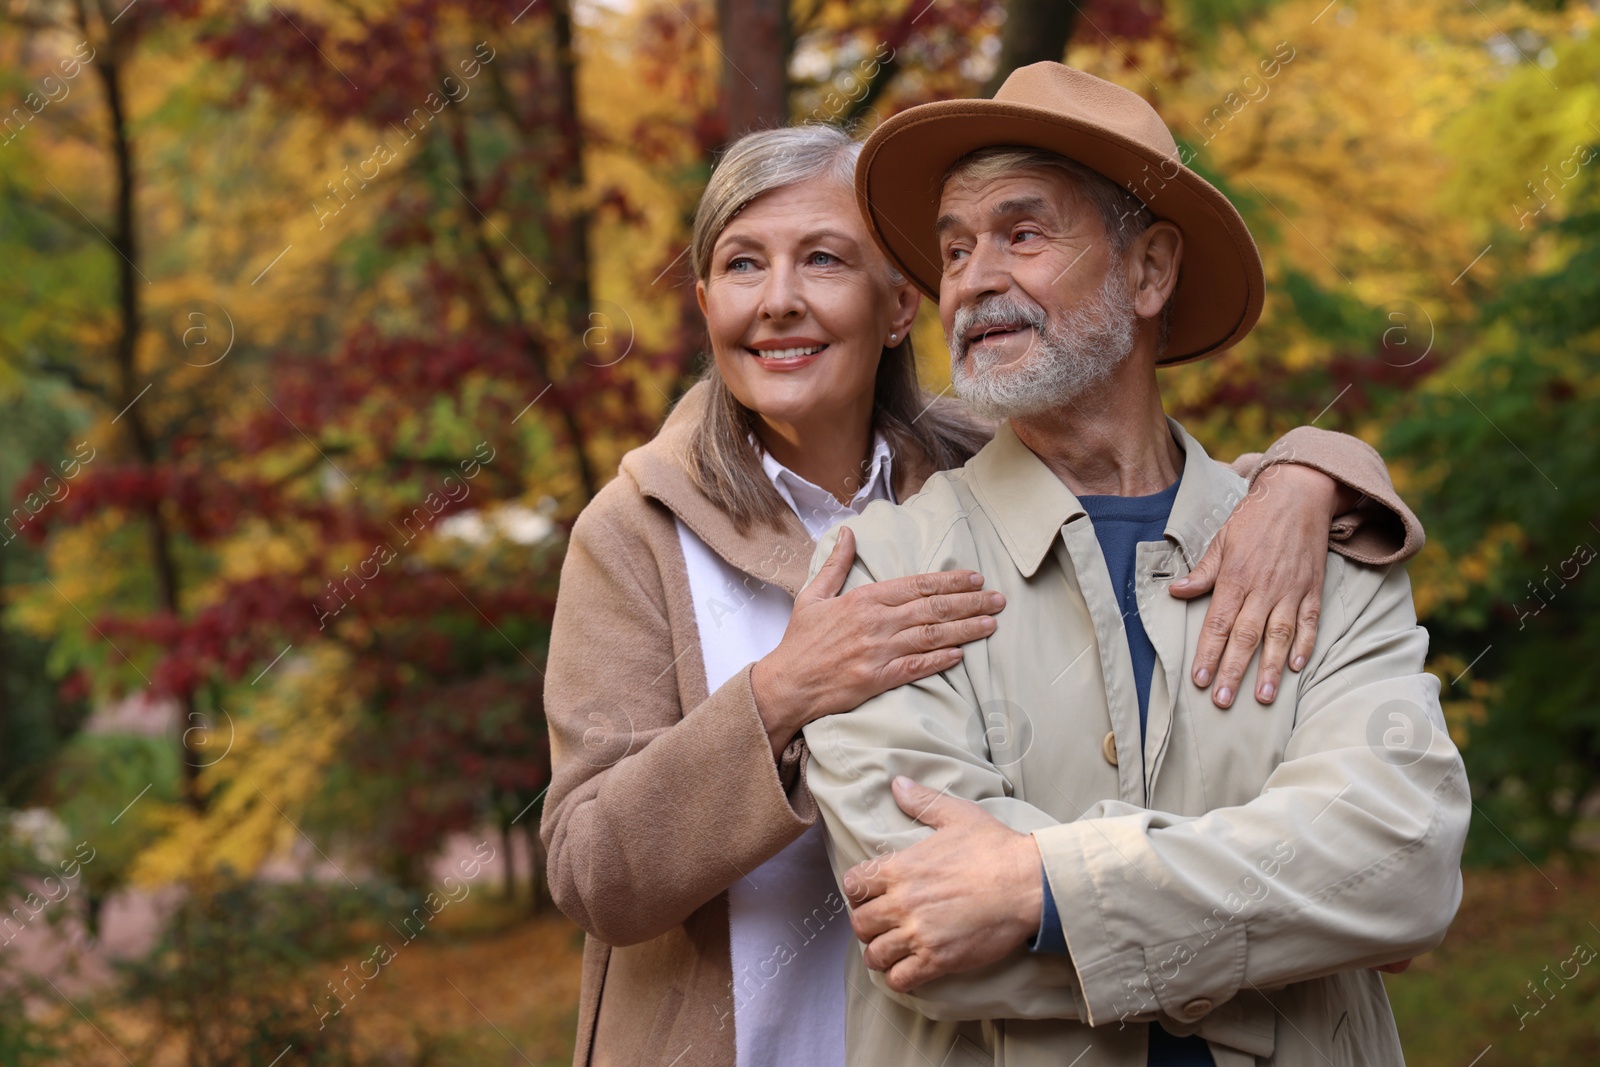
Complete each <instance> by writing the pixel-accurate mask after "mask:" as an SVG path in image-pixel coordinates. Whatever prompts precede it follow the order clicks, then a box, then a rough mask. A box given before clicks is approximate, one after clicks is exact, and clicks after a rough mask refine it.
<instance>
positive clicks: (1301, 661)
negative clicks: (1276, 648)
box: [1294, 656, 1306, 670]
mask: <svg viewBox="0 0 1600 1067" xmlns="http://www.w3.org/2000/svg"><path fill="white" fill-rule="evenodd" d="M1305 665H1306V658H1305V657H1304V656H1296V657H1295V658H1294V669H1295V670H1299V669H1300V668H1301V667H1304V666H1305Z"/></svg>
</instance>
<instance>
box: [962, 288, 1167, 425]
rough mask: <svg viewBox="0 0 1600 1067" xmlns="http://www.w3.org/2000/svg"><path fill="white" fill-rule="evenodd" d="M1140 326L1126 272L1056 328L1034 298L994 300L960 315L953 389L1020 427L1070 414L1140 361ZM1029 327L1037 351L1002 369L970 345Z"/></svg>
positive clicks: (982, 411) (977, 406)
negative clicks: (1030, 419) (975, 333)
mask: <svg viewBox="0 0 1600 1067" xmlns="http://www.w3.org/2000/svg"><path fill="white" fill-rule="evenodd" d="M1138 321H1139V316H1138V312H1136V311H1135V310H1134V307H1133V297H1132V296H1131V295H1129V293H1128V288H1127V284H1126V282H1125V281H1124V280H1123V277H1122V272H1121V271H1119V270H1117V269H1115V267H1113V269H1111V270H1108V271H1107V272H1106V280H1105V283H1104V284H1103V285H1101V286H1100V289H1099V291H1098V292H1096V293H1095V295H1094V296H1092V297H1091V298H1090V299H1089V301H1088V302H1087V303H1086V304H1085V305H1084V306H1083V307H1079V308H1074V309H1073V310H1072V311H1071V312H1069V313H1067V314H1066V315H1065V316H1064V317H1063V320H1062V322H1061V324H1060V326H1059V327H1058V326H1056V325H1055V324H1054V323H1052V322H1051V321H1050V318H1049V316H1048V315H1046V314H1045V311H1044V309H1043V308H1042V307H1040V306H1039V305H1038V304H1036V303H1034V302H1033V301H1032V300H1030V299H1029V298H1027V297H1026V296H1021V295H1020V294H1015V293H1014V294H1011V295H1008V296H1000V295H996V296H992V297H989V298H988V299H986V300H984V301H982V302H981V303H978V304H975V305H972V306H970V307H964V308H962V309H961V310H959V311H957V312H956V320H955V326H954V329H953V330H952V331H951V334H952V336H951V337H949V338H948V341H949V344H950V355H951V369H950V383H951V385H952V386H954V388H955V392H956V395H957V396H959V397H960V398H961V399H962V400H964V401H966V403H967V406H968V407H970V408H972V410H974V411H975V412H977V413H978V414H980V415H984V416H987V417H989V418H992V419H1015V418H1025V417H1027V416H1030V415H1037V414H1039V413H1040V412H1044V411H1049V410H1051V409H1054V408H1060V407H1065V406H1066V405H1068V404H1070V403H1071V402H1073V401H1074V400H1077V399H1078V398H1079V397H1081V396H1083V395H1084V394H1085V393H1088V392H1089V391H1090V390H1092V389H1094V388H1096V387H1098V386H1100V385H1103V384H1104V383H1105V382H1106V381H1107V380H1108V379H1109V378H1110V377H1111V376H1112V374H1113V373H1115V371H1116V370H1117V368H1118V367H1120V366H1121V365H1122V364H1123V363H1124V362H1126V360H1127V359H1128V357H1129V356H1130V355H1131V354H1132V353H1133V340H1134V328H1135V327H1136V326H1137V324H1138ZM1019 322H1021V323H1027V324H1028V325H1030V326H1032V327H1033V329H1034V344H1033V345H1032V346H1030V348H1029V350H1028V351H1027V352H1025V353H1023V354H1022V355H1021V356H1020V357H1018V358H1016V359H1014V360H1012V361H1011V362H1010V363H1008V364H998V363H996V362H995V360H994V359H993V358H992V357H991V356H990V355H989V353H987V352H985V351H984V350H983V349H979V350H978V352H977V353H976V354H973V353H970V352H969V351H968V348H967V342H966V340H965V338H966V335H967V333H968V331H970V330H972V329H973V328H974V327H982V326H1002V325H1012V324H1016V323H1019Z"/></svg>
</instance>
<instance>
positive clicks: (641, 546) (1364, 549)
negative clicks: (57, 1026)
mask: <svg viewBox="0 0 1600 1067" xmlns="http://www.w3.org/2000/svg"><path fill="white" fill-rule="evenodd" d="M706 395H707V393H706V387H705V386H704V385H697V386H695V387H694V388H693V389H691V390H690V391H689V392H688V394H687V395H685V397H684V398H683V400H682V401H680V402H679V404H678V405H677V407H676V408H675V409H674V410H673V411H672V413H671V415H670V416H669V417H668V419H667V421H666V424H665V425H664V426H663V427H662V428H661V431H660V433H658V434H657V436H656V437H655V439H654V440H652V441H651V442H650V443H648V444H646V445H644V446H642V447H640V448H637V449H634V450H633V451H631V452H629V453H628V454H627V455H626V456H624V457H623V460H622V464H621V469H620V470H619V472H618V476H617V477H616V478H615V479H614V480H613V481H611V482H610V484H608V485H607V486H606V487H605V488H604V489H602V490H601V491H600V493H599V494H598V495H597V496H596V497H595V499H594V501H593V502H592V503H591V504H590V505H589V506H588V507H587V508H585V509H584V511H583V514H582V515H580V516H579V517H578V521H577V524H576V525H575V526H574V528H573V532H572V539H571V543H570V545H569V546H568V549H567V556H566V560H565V562H564V564H563V565H562V569H561V589H560V596H559V598H558V600H557V603H556V613H555V622H554V629H553V631H552V634H551V639H550V656H549V663H548V673H547V674H546V678H545V714H546V716H547V718H548V721H549V727H550V747H551V758H552V762H553V765H554V779H553V781H552V782H551V786H550V791H549V794H548V796H547V798H546V801H545V808H544V819H543V822H542V824H541V826H540V834H541V836H542V838H543V840H544V843H545V845H546V847H547V848H548V850H549V881H550V890H551V893H552V895H553V896H554V898H555V901H556V904H557V905H558V906H559V907H560V908H561V910H562V911H563V912H565V913H566V914H567V915H568V916H569V917H570V918H571V919H572V920H573V921H574V922H576V923H578V925H580V926H582V927H583V929H584V930H585V931H586V932H587V934H588V937H587V938H586V940H585V942H584V959H583V987H582V994H581V997H580V1002H579V1008H578V1036H577V1050H576V1055H575V1056H574V1063H575V1064H577V1065H579V1067H582V1065H586V1064H593V1065H596V1067H601V1065H612V1064H620V1065H628V1067H633V1065H638V1064H659V1065H661V1067H669V1065H671V1067H695V1065H732V1064H733V1062H734V1048H735V1046H734V1037H733V990H732V978H733V976H732V967H731V963H730V955H729V931H728V898H727V893H726V891H725V890H726V889H727V887H728V885H729V884H731V883H732V881H733V880H734V879H736V878H738V877H741V875H742V874H744V873H746V872H748V871H750V870H752V869H754V868H755V867H757V866H759V865H760V864H761V863H763V862H765V861H766V860H767V859H769V858H770V857H772V856H773V855H775V854H777V852H778V851H780V850H781V849H782V848H784V847H785V846H786V845H788V844H789V843H790V842H791V841H793V840H795V839H796V838H797V837H799V836H800V834H801V833H803V832H804V831H805V830H806V829H807V828H808V827H810V826H811V825H812V823H813V822H815V820H816V818H817V808H816V804H815V802H814V801H813V800H812V798H811V795H810V793H809V792H808V790H807V788H806V784H805V779H804V773H803V767H804V763H805V747H804V741H803V740H802V739H800V738H799V737H797V738H796V739H795V740H794V741H793V742H791V743H790V745H789V746H788V748H787V749H786V750H785V751H784V753H783V756H782V758H781V760H779V761H778V762H776V763H775V762H774V760H773V758H772V749H771V746H770V744H769V743H768V740H767V736H766V732H765V730H764V728H763V726H762V723H761V718H760V716H759V715H758V714H757V711H756V706H755V700H754V697H753V696H752V694H751V690H750V670H749V668H748V667H746V668H745V669H744V670H742V671H740V672H739V673H738V674H736V675H735V676H734V677H732V678H730V679H729V680H728V681H727V682H726V683H725V684H723V685H722V686H721V687H720V688H719V689H718V690H717V691H716V692H715V693H710V694H708V693H707V692H706V684H705V667H704V663H703V661H702V658H701V652H700V641H699V634H698V631H697V629H696V625H695V617H694V606H693V604H692V602H691V600H690V595H689V579H688V573H687V570H686V567H685V564H684V560H683V553H682V551H681V549H680V548H679V544H678V535H677V529H676V526H675V524H674V522H673V519H674V517H676V518H678V519H681V520H682V521H683V523H684V525H686V526H687V527H689V529H691V530H692V531H694V533H695V534H696V536H698V537H699V538H700V539H701V540H702V541H704V542H705V543H706V545H707V546H708V547H709V548H711V550H712V551H713V552H716V553H717V555H719V556H720V557H722V559H724V560H726V561H727V562H728V563H730V564H732V565H733V566H734V567H736V568H737V569H739V570H741V571H743V572H744V573H746V574H747V575H750V576H751V579H752V581H764V582H771V583H774V584H776V585H778V586H780V587H781V588H783V589H785V590H786V591H788V592H789V593H790V594H791V595H792V594H794V593H796V592H798V591H799V589H800V587H801V585H803V584H804V582H805V578H806V571H807V567H808V565H809V563H810V559H811V553H812V550H813V547H814V546H813V543H812V541H811V539H810V537H809V536H808V535H807V534H806V532H805V530H804V528H803V527H802V526H801V525H800V522H799V520H798V519H797V518H796V517H794V516H793V515H788V514H786V515H785V516H784V527H783V529H782V530H781V531H778V530H774V529H772V528H771V527H754V528H752V529H750V530H749V531H746V532H745V533H740V532H739V531H738V530H736V529H735V528H734V525H733V522H732V521H731V520H730V519H729V518H728V517H727V516H726V515H725V514H723V513H722V512H721V511H720V510H718V509H717V507H716V506H715V505H714V504H712V503H711V501H710V500H709V499H707V498H706V497H705V495H704V494H702V493H701V492H700V490H699V489H698V488H697V487H696V486H695V485H694V483H693V482H692V481H691V480H690V478H689V476H688V473H687V471H686V470H685V468H684V465H683V462H682V459H681V457H682V455H683V449H684V445H685V443H686V442H687V440H688V438H689V435H690V432H691V430H692V428H693V427H694V425H695V424H696V422H697V420H698V419H699V418H700V417H701V413H702V412H703V410H704V407H705V400H706ZM1286 461H1292V462H1296V463H1303V464H1306V465H1309V466H1313V467H1316V468H1317V469H1319V470H1323V471H1325V472H1327V473H1329V474H1331V475H1333V476H1334V477H1336V478H1338V479H1339V480H1340V481H1342V482H1344V483H1346V484H1348V485H1350V486H1352V487H1354V488H1356V489H1357V490H1359V491H1361V492H1363V493H1365V494H1367V496H1368V497H1369V498H1370V501H1371V502H1373V503H1375V504H1377V505H1381V507H1363V508H1362V509H1361V510H1360V511H1358V512H1355V513H1352V514H1351V515H1348V516H1341V517H1340V519H1339V521H1337V522H1336V523H1335V524H1334V529H1333V536H1334V538H1335V545H1334V548H1335V550H1336V551H1339V552H1341V553H1342V554H1344V555H1346V556H1349V557H1350V558H1352V559H1357V560H1360V561H1362V562H1387V561H1390V560H1399V559H1405V558H1409V557H1410V556H1411V555H1413V554H1415V552H1416V551H1417V549H1419V548H1420V547H1421V545H1422V529H1421V526H1420V524H1418V522H1417V520H1416V518H1415V517H1414V516H1413V515H1412V514H1411V512H1410V511H1409V509H1407V508H1406V506H1405V505H1404V504H1403V503H1402V502H1401V501H1400V499H1399V498H1398V497H1397V496H1396V495H1395V493H1394V490H1393V487H1392V485H1391V484H1390V482H1389V476H1388V472H1387V470H1386V469H1385V468H1384V465H1383V460H1382V459H1381V457H1379V456H1378V454H1377V453H1376V452H1375V451H1373V450H1372V449H1371V448H1370V447H1368V446H1367V445H1365V444H1363V443H1362V442H1360V441H1357V440H1356V439H1354V438H1350V437H1345V436H1344V435H1341V434H1331V433H1327V432H1325V431H1320V430H1316V429H1312V428H1309V427H1302V428H1300V429H1297V430H1294V431H1292V432H1291V433H1289V434H1287V435H1285V437H1284V438H1283V439H1282V440H1280V441H1279V442H1278V443H1277V444H1276V445H1275V446H1274V447H1273V450H1272V451H1271V452H1269V453H1268V454H1267V456H1265V457H1248V456H1247V457H1241V459H1240V460H1238V461H1237V462H1236V463H1235V469H1236V470H1239V472H1240V473H1241V474H1248V475H1249V476H1250V477H1251V478H1253V477H1254V476H1255V475H1256V474H1258V473H1259V472H1260V471H1261V470H1262V469H1264V468H1265V467H1267V466H1270V465H1271V464H1273V463H1276V462H1286ZM931 473H932V471H931V470H930V469H929V464H928V463H927V462H926V460H924V459H922V458H921V457H919V456H908V455H898V456H896V457H895V463H894V479H893V482H894V491H895V497H896V499H898V500H904V499H906V498H907V497H908V496H910V495H911V494H913V493H915V492H916V491H917V490H918V489H919V488H920V487H921V485H922V482H923V481H924V480H925V479H926V478H927V477H928V475H929V474H931ZM1383 508H1387V509H1388V510H1387V511H1385V510H1382V509H1383ZM1397 544H1398V545H1399V548H1398V549H1396V547H1395V546H1396V545H1397ZM841 978H842V976H841Z"/></svg>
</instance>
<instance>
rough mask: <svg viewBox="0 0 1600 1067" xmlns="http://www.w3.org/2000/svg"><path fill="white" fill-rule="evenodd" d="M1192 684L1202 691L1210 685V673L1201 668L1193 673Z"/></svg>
mask: <svg viewBox="0 0 1600 1067" xmlns="http://www.w3.org/2000/svg"><path fill="white" fill-rule="evenodd" d="M1194 684H1195V685H1198V686H1199V687H1200V688H1202V689H1204V688H1205V687H1206V686H1208V685H1210V684H1211V672H1210V671H1208V670H1206V669H1205V668H1204V667H1201V668H1200V669H1199V670H1197V671H1195V672H1194Z"/></svg>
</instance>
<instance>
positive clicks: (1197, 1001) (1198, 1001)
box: [1183, 997, 1211, 1019]
mask: <svg viewBox="0 0 1600 1067" xmlns="http://www.w3.org/2000/svg"><path fill="white" fill-rule="evenodd" d="M1210 1010H1211V1001H1210V1000H1208V999H1207V998H1205V997H1195V998H1194V999H1193V1000H1191V1001H1189V1003H1187V1004H1185V1005H1184V1006H1183V1017H1184V1018H1186V1019H1198V1018H1200V1017H1201V1016H1202V1015H1204V1014H1205V1013H1206V1012H1208V1011H1210Z"/></svg>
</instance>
